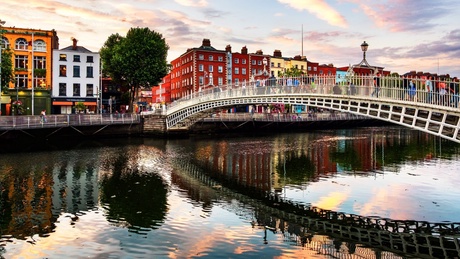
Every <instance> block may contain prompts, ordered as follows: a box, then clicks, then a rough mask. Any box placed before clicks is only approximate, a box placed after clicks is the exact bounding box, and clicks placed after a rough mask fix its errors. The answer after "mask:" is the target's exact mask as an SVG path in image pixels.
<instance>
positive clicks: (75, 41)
mask: <svg viewBox="0 0 460 259" xmlns="http://www.w3.org/2000/svg"><path fill="white" fill-rule="evenodd" d="M77 41H78V40H77V39H75V38H72V42H73V45H72V49H73V50H76V49H77Z"/></svg>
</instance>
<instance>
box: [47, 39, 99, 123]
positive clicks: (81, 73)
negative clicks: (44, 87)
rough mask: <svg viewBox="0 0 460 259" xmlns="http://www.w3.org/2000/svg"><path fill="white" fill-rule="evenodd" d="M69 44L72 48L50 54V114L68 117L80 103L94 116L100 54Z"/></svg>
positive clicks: (97, 96) (74, 40) (96, 104)
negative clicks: (51, 85) (51, 107)
mask: <svg viewBox="0 0 460 259" xmlns="http://www.w3.org/2000/svg"><path fill="white" fill-rule="evenodd" d="M72 41H73V45H72V46H68V47H66V48H63V49H61V50H54V51H53V60H54V64H53V78H54V81H53V92H52V104H53V111H52V113H55V114H70V113H72V111H73V110H72V108H73V107H74V106H75V105H76V104H77V103H79V102H82V103H83V104H84V105H85V106H86V109H87V110H88V111H89V112H93V113H96V112H97V110H98V108H97V107H98V104H99V103H98V102H99V101H100V96H101V95H100V87H99V86H100V78H99V74H100V73H99V71H100V66H99V64H100V55H99V53H97V52H91V51H89V50H88V49H86V48H84V47H82V46H78V45H77V40H76V39H72Z"/></svg>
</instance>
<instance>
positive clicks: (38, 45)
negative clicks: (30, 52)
mask: <svg viewBox="0 0 460 259" xmlns="http://www.w3.org/2000/svg"><path fill="white" fill-rule="evenodd" d="M34 51H39V52H46V43H45V42H44V41H42V40H36V41H35V42H34Z"/></svg>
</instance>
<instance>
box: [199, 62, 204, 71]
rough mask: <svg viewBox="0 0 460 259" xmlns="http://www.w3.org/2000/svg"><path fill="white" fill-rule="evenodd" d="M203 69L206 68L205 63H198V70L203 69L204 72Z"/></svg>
mask: <svg viewBox="0 0 460 259" xmlns="http://www.w3.org/2000/svg"><path fill="white" fill-rule="evenodd" d="M203 70H204V66H203V64H199V65H198V71H201V72H202V71H203Z"/></svg>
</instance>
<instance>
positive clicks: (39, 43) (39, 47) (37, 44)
mask: <svg viewBox="0 0 460 259" xmlns="http://www.w3.org/2000/svg"><path fill="white" fill-rule="evenodd" d="M0 44H2V48H5V49H9V48H10V42H9V41H8V39H7V38H3V37H2V41H1V42H0ZM31 45H32V46H33V47H34V48H33V50H34V51H40V52H46V42H44V41H43V40H36V41H34V42H33V44H32V42H28V41H27V40H26V39H24V38H19V39H17V40H16V42H15V44H14V48H15V49H16V50H27V48H28V47H29V46H31Z"/></svg>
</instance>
